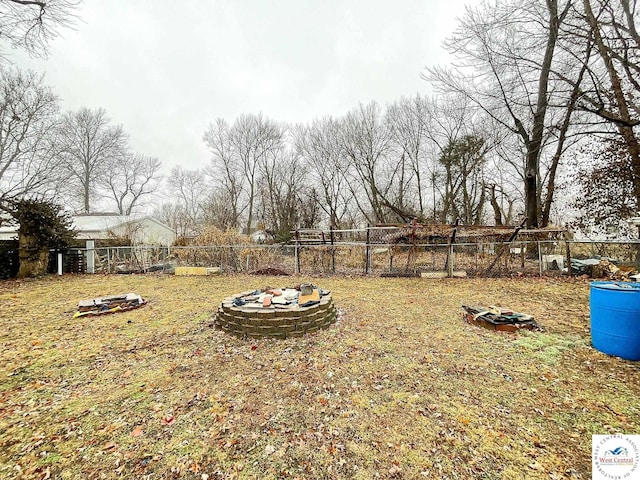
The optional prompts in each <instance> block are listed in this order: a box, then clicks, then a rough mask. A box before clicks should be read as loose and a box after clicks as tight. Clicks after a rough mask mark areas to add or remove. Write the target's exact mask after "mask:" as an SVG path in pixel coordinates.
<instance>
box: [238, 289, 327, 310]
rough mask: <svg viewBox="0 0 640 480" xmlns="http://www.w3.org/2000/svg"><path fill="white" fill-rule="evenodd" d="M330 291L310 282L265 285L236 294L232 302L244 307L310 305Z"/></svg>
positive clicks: (285, 307) (286, 307) (318, 301)
mask: <svg viewBox="0 0 640 480" xmlns="http://www.w3.org/2000/svg"><path fill="white" fill-rule="evenodd" d="M330 293H331V292H330V291H329V290H323V289H322V288H319V287H317V286H315V285H312V284H310V283H303V284H299V285H296V286H295V287H285V288H273V287H265V288H262V289H258V290H254V291H250V292H245V293H242V294H240V295H236V296H234V297H233V299H232V304H233V306H234V307H242V308H243V309H253V308H257V309H262V308H269V307H272V308H276V309H288V308H293V307H310V306H313V305H317V304H319V303H320V298H321V297H326V296H327V295H329V294H330Z"/></svg>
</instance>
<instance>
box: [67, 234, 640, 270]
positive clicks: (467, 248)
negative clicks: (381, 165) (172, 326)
mask: <svg viewBox="0 0 640 480" xmlns="http://www.w3.org/2000/svg"><path fill="white" fill-rule="evenodd" d="M69 259H73V261H72V262H69ZM584 259H591V260H592V263H593V259H596V260H600V259H607V260H610V261H611V262H612V263H614V264H616V265H618V266H620V267H624V268H625V269H627V270H628V271H632V270H639V269H640V242H638V241H631V242H613V241H609V242H602V241H599V242H586V241H563V240H561V241H551V240H549V241H524V240H523V241H514V242H474V243H454V244H451V245H449V244H442V243H412V244H398V243H393V244H385V243H371V242H369V243H365V242H344V243H338V242H335V243H334V244H333V245H331V244H316V245H313V244H307V245H303V244H296V245H237V246H216V247H202V246H197V247H196V246H191V247H166V246H164V247H159V246H134V247H109V248H96V249H73V250H69V251H67V252H65V253H64V255H63V261H64V262H65V264H64V265H65V268H64V271H65V273H66V272H77V271H79V269H80V268H81V267H78V266H79V265H84V270H85V271H87V272H89V273H91V272H93V273H150V272H159V273H173V272H174V270H175V268H176V267H179V266H197V267H219V268H220V269H222V271H223V272H229V273H249V274H251V273H257V274H259V273H267V274H268V273H272V274H275V273H287V274H294V273H300V274H303V275H333V274H335V275H375V276H391V277H392V276H398V277H401V276H424V277H447V276H454V277H456V276H484V277H488V276H515V275H527V276H530V275H559V274H561V273H568V272H569V270H570V266H571V265H573V266H574V267H575V265H576V264H579V263H580V262H581V261H582V260H584ZM69 265H72V266H73V268H71V267H70V266H69ZM572 273H580V271H579V270H575V268H574V271H573V272H572Z"/></svg>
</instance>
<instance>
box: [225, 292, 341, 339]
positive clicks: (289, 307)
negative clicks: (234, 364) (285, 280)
mask: <svg viewBox="0 0 640 480" xmlns="http://www.w3.org/2000/svg"><path fill="white" fill-rule="evenodd" d="M336 319H337V312H336V307H335V306H334V304H333V300H332V298H331V293H330V292H328V291H326V290H322V289H321V288H318V287H316V286H313V285H302V286H298V287H297V288H278V289H275V288H265V289H262V290H250V291H247V292H242V293H238V294H236V295H233V296H231V297H228V298H225V299H224V300H223V301H222V304H221V305H220V307H218V312H217V314H216V315H215V317H214V326H215V327H216V328H218V329H221V330H222V331H224V332H226V333H229V334H231V335H235V336H237V337H241V338H265V337H270V338H283V339H284V338H291V337H302V336H303V335H304V334H305V333H309V332H315V331H317V330H319V329H321V328H326V327H328V326H329V325H331V324H332V323H335V322H336Z"/></svg>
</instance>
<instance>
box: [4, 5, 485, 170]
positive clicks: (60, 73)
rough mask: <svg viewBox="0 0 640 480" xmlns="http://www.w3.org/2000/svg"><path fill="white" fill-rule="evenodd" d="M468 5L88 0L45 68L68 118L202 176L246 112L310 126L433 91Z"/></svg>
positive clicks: (30, 63) (41, 64) (24, 60)
mask: <svg viewBox="0 0 640 480" xmlns="http://www.w3.org/2000/svg"><path fill="white" fill-rule="evenodd" d="M468 3H477V0H476V1H470V0H399V1H390V0H215V1H213V0H208V1H195V0H185V1H182V2H178V1H176V0H107V1H101V0H85V3H84V4H83V5H82V6H81V8H80V11H79V14H80V17H81V20H80V21H79V22H78V23H77V25H76V28H75V30H73V31H72V30H65V31H63V32H62V35H63V36H62V38H58V39H56V40H55V41H54V42H53V44H52V45H51V48H50V52H49V56H48V58H47V59H46V60H40V59H31V58H28V57H26V56H25V55H23V54H21V53H20V52H8V53H12V57H11V58H12V61H13V62H14V64H15V65H17V66H19V67H21V68H31V69H33V70H36V71H38V72H46V75H45V79H46V83H48V84H49V85H50V86H52V87H53V88H54V90H55V92H56V93H57V94H58V95H59V96H60V98H61V100H62V102H61V103H62V108H64V109H67V110H75V109H78V108H80V107H83V106H85V107H89V108H94V109H95V108H98V107H103V108H104V109H105V110H106V111H107V113H108V115H109V116H110V118H111V120H112V121H113V123H117V124H122V126H123V128H124V129H125V131H126V132H127V133H129V135H130V139H131V145H132V147H133V148H134V149H135V150H136V151H138V152H140V153H142V154H145V155H153V156H157V157H158V158H159V159H160V160H161V161H162V162H163V165H164V167H165V171H166V172H168V171H169V169H170V168H171V167H173V166H174V165H182V166H184V167H185V168H199V167H201V166H204V165H205V164H206V163H207V162H208V161H209V158H210V155H209V153H208V151H207V149H206V147H205V146H204V144H203V142H202V135H203V133H204V131H205V129H206V128H207V126H208V125H209V123H210V122H212V121H213V120H215V119H216V118H219V117H222V118H224V119H226V120H227V121H229V123H232V122H233V120H234V119H235V118H236V117H237V116H238V115H240V114H242V113H259V112H262V113H263V114H264V115H266V116H268V117H270V118H272V119H274V120H278V121H286V122H309V121H310V120H312V119H313V118H316V117H321V116H323V115H332V116H339V115H342V114H344V113H345V112H346V111H348V110H349V109H350V108H352V107H354V106H355V105H357V103H358V102H369V101H371V100H376V101H378V102H379V103H381V104H386V103H388V102H392V101H394V100H397V99H399V98H400V97H402V96H403V95H405V96H408V95H414V94H416V93H423V94H428V93H429V86H428V84H427V83H426V82H425V81H424V80H422V79H421V78H420V72H421V71H422V70H423V69H424V67H425V66H426V65H434V64H444V63H446V62H448V57H447V56H446V54H445V52H444V51H443V50H442V48H441V46H440V43H441V41H442V40H443V39H444V38H445V37H446V36H447V35H448V34H449V33H450V32H451V31H452V30H453V28H455V25H456V20H455V19H456V17H458V16H460V15H461V14H462V13H463V11H464V5H465V4H468Z"/></svg>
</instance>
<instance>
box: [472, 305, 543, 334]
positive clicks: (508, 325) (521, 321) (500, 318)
mask: <svg viewBox="0 0 640 480" xmlns="http://www.w3.org/2000/svg"><path fill="white" fill-rule="evenodd" d="M462 308H463V309H464V311H465V312H464V314H463V318H464V320H465V321H466V322H467V323H470V324H473V325H479V326H481V327H484V328H488V329H490V330H498V331H502V332H515V331H517V330H521V329H524V330H540V327H539V326H538V324H537V323H536V321H535V320H534V318H533V317H532V316H531V315H527V314H526V313H518V312H514V311H513V310H511V309H508V308H502V307H494V306H491V307H478V306H467V305H463V306H462Z"/></svg>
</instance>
